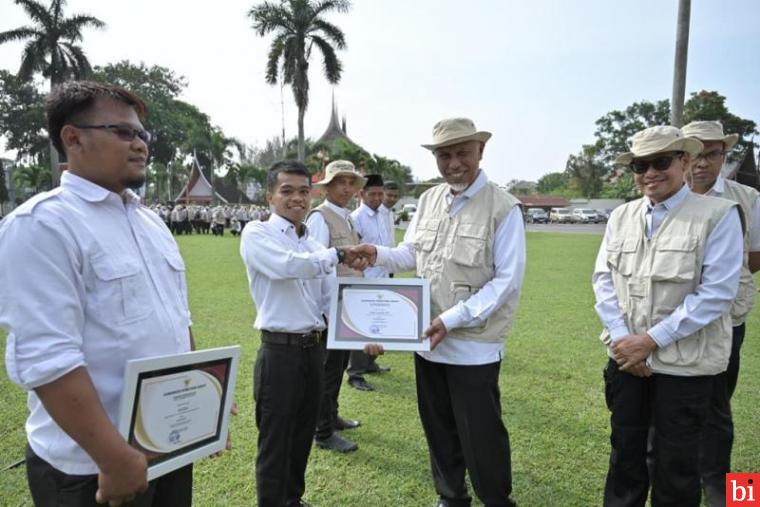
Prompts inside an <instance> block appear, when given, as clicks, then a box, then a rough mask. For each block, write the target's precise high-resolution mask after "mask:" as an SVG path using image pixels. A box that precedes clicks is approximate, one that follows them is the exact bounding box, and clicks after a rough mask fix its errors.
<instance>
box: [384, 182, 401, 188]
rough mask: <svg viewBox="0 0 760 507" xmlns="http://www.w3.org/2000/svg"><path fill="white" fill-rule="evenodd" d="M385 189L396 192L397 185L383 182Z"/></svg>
mask: <svg viewBox="0 0 760 507" xmlns="http://www.w3.org/2000/svg"><path fill="white" fill-rule="evenodd" d="M385 189H386V190H398V189H399V187H398V183H396V182H395V181H386V182H385Z"/></svg>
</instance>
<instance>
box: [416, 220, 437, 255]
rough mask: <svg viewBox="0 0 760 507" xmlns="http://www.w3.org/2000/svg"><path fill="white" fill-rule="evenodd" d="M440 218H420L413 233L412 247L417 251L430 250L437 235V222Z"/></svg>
mask: <svg viewBox="0 0 760 507" xmlns="http://www.w3.org/2000/svg"><path fill="white" fill-rule="evenodd" d="M439 222H440V220H438V219H429V220H420V222H419V223H418V224H417V229H416V231H415V234H414V248H415V249H416V250H417V251H418V252H430V251H431V250H433V247H434V246H435V240H436V239H437V237H438V224H439Z"/></svg>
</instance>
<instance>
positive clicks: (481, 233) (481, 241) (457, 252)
mask: <svg viewBox="0 0 760 507" xmlns="http://www.w3.org/2000/svg"><path fill="white" fill-rule="evenodd" d="M486 234H487V231H486V227H485V226H483V225H480V224H466V223H462V224H459V226H458V227H457V228H456V230H455V231H454V243H453V244H452V245H451V260H452V261H454V262H456V263H457V264H461V265H462V266H470V267H480V266H482V265H483V264H484V263H485V253H486Z"/></svg>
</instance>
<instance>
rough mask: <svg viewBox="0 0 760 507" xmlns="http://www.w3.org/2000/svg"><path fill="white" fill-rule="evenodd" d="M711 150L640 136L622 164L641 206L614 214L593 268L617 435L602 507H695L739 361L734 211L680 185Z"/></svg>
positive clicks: (675, 138) (646, 133) (662, 129)
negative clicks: (710, 421)
mask: <svg viewBox="0 0 760 507" xmlns="http://www.w3.org/2000/svg"><path fill="white" fill-rule="evenodd" d="M702 149H703V147H702V143H701V142H699V141H698V140H696V139H692V138H688V137H684V135H683V133H682V132H681V131H680V130H679V129H678V128H676V127H671V126H658V127H651V128H648V129H645V130H642V131H640V132H638V133H636V134H635V135H634V136H633V138H632V148H631V151H630V152H628V153H624V154H622V155H620V156H619V157H618V158H617V160H616V162H617V163H618V164H621V165H626V166H628V167H629V168H630V169H631V171H632V172H633V173H634V180H635V182H636V184H637V186H638V187H639V189H640V190H641V192H642V193H643V194H644V196H643V197H642V198H641V199H638V200H635V201H632V202H629V203H627V204H624V205H622V206H620V207H618V208H616V209H615V210H614V211H613V212H612V215H611V216H610V219H609V222H608V223H607V230H606V232H605V236H604V239H603V241H602V245H601V247H600V249H599V254H598V256H597V259H596V267H595V270H594V275H593V280H592V283H593V287H594V293H595V295H596V301H597V302H596V306H595V308H596V311H597V313H598V314H599V318H600V320H601V321H602V324H603V325H604V327H605V331H604V333H602V339H603V341H604V343H605V345H606V346H607V352H608V355H609V358H610V359H609V361H608V363H607V366H606V367H605V370H604V379H605V395H606V401H607V406H608V408H609V409H610V412H611V418H610V424H611V427H612V435H611V438H610V442H611V445H612V450H611V454H610V463H609V470H608V473H607V481H606V485H605V490H604V505H605V506H642V507H643V506H644V504H645V503H646V500H647V496H648V493H649V486H650V475H649V473H648V470H647V463H646V456H647V434H648V431H649V428H650V424H651V425H652V426H653V428H654V441H653V458H654V468H653V470H652V474H651V477H652V485H651V486H652V505H653V506H660V505H678V506H694V507H696V506H698V505H699V504H700V498H701V489H700V478H699V466H698V463H699V460H698V457H699V448H700V437H701V433H702V430H703V428H704V426H705V422H706V420H707V412H708V407H709V404H710V397H711V396H712V392H713V388H714V385H715V378H716V375H718V374H719V373H721V372H723V371H725V370H726V366H727V365H728V358H729V354H730V351H731V317H730V315H729V309H730V308H731V303H732V302H733V300H734V298H735V297H736V292H737V288H738V286H739V274H740V271H741V266H742V251H741V249H740V248H737V245H739V244H741V242H742V234H743V231H742V222H741V218H740V212H739V210H738V206H737V205H736V204H735V203H732V202H730V201H727V200H724V199H717V198H714V197H705V196H701V195H699V194H695V193H692V192H690V191H689V188H688V186H686V185H685V184H684V182H683V179H684V174H685V171H686V169H687V168H688V166H689V164H690V162H691V160H692V159H693V157H695V156H697V155H698V154H700V153H701V152H702Z"/></svg>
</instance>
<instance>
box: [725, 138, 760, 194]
mask: <svg viewBox="0 0 760 507" xmlns="http://www.w3.org/2000/svg"><path fill="white" fill-rule="evenodd" d="M721 174H722V175H723V177H724V178H726V179H728V180H736V181H737V182H739V183H741V184H742V185H747V186H748V187H752V188H754V189H757V190H760V173H759V172H758V163H757V162H756V161H755V145H754V144H750V145H749V148H747V150H746V151H745V152H744V155H743V156H742V158H741V159H740V160H737V161H735V162H726V163H725V164H724V165H723V168H722V169H721Z"/></svg>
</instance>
